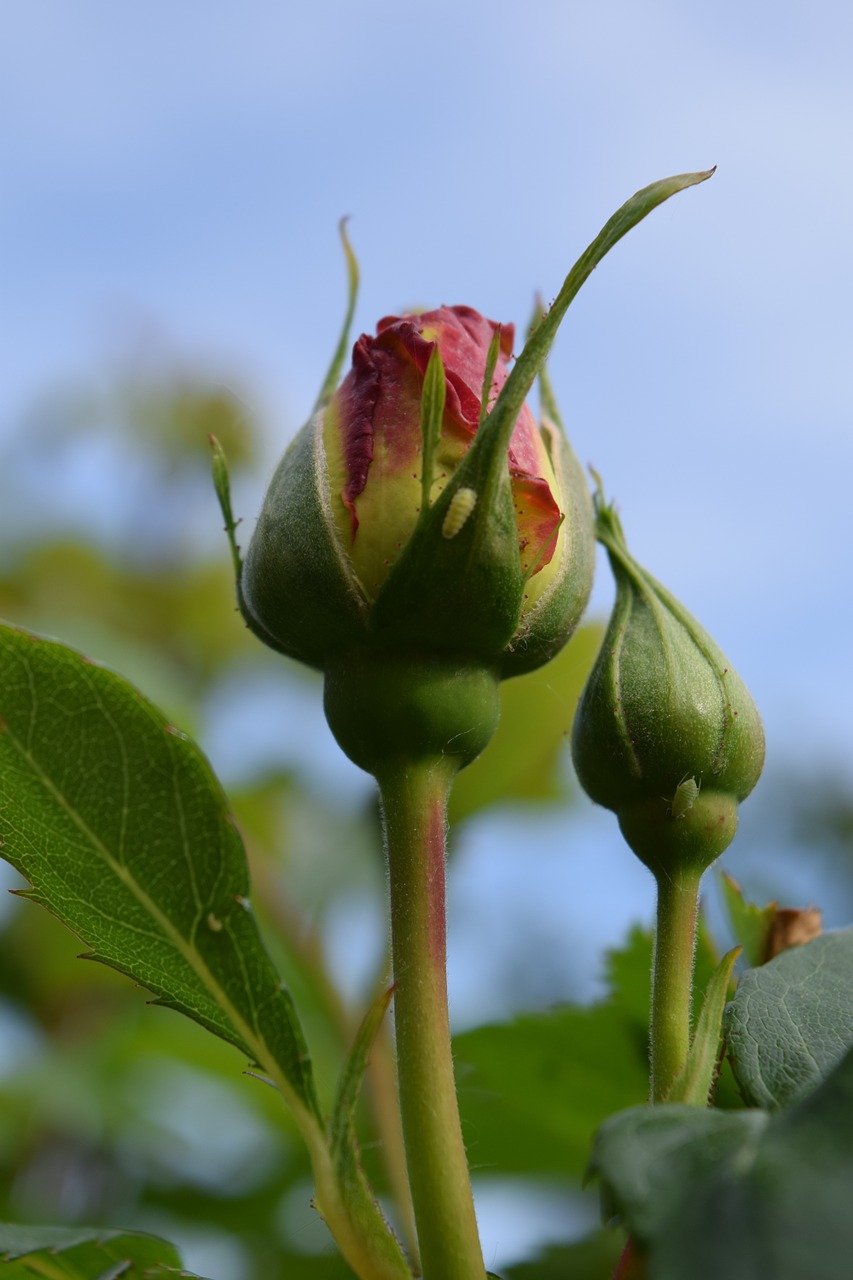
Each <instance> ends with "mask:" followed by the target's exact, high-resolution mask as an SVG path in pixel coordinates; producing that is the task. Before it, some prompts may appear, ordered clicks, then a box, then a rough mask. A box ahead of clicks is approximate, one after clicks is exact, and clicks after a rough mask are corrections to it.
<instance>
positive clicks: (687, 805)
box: [669, 777, 702, 818]
mask: <svg viewBox="0 0 853 1280" xmlns="http://www.w3.org/2000/svg"><path fill="white" fill-rule="evenodd" d="M701 786H702V784H701V782H697V781H696V779H695V778H687V777H684V778H682V779H681V781H680V782H679V784H678V786H677V787H676V788H675V795H674V796H673V797H672V803H671V804H670V806H669V812H670V814H671V816H672V817H673V818H683V817H684V815H685V814H686V813H689V812H690V810H691V809H692V808H693V806H694V804H695V803H696V797H697V796H698V794H699V791H700V789H701Z"/></svg>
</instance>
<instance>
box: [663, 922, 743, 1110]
mask: <svg viewBox="0 0 853 1280" xmlns="http://www.w3.org/2000/svg"><path fill="white" fill-rule="evenodd" d="M740 953H741V948H740V947H733V948H732V950H731V951H729V952H727V954H726V955H724V956H723V958H722V960H721V961H720V963H719V964H718V965H717V968H716V969H715V970H714V973H713V975H712V977H711V981H710V982H709V983H708V986H707V987H706V989H705V998H704V1000H703V1002H702V1009H701V1011H700V1013H699V1017H698V1019H697V1022H696V1030H695V1032H694V1033H693V1040H692V1042H691V1045H690V1052H689V1054H688V1055H687V1061H686V1062H685V1064H684V1066H683V1067H682V1069H681V1071H680V1072H679V1073H678V1075H677V1076H676V1078H675V1080H674V1081H673V1082H672V1085H671V1087H670V1089H669V1091H668V1093H667V1095H666V1097H665V1098H664V1099H663V1101H664V1102H687V1103H690V1104H691V1105H692V1106H694V1107H706V1106H707V1105H708V1102H709V1099H710V1096H711V1090H712V1088H713V1085H714V1079H715V1076H716V1073H717V1068H718V1066H719V1061H720V1044H721V1041H722V1033H723V1010H724V1009H725V1006H726V1000H727V999H728V993H729V984H730V983H731V977H732V970H733V969H734V966H735V961H736V960H737V958H738V956H739V955H740Z"/></svg>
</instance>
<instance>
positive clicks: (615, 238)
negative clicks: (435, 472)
mask: <svg viewBox="0 0 853 1280" xmlns="http://www.w3.org/2000/svg"><path fill="white" fill-rule="evenodd" d="M713 173H714V170H713V169H708V170H704V171H702V172H700V173H681V174H677V175H676V176H675V177H672V178H663V179H661V180H660V181H659V182H653V183H651V185H650V186H648V187H643V188H642V190H640V191H637V192H636V193H635V194H634V195H633V196H631V198H630V200H626V202H625V203H624V204H623V205H622V206H621V208H619V209H617V211H616V213H614V214H613V216H612V218H610V219H609V220H608V221H607V222H606V223H605V224H604V226H603V227H602V229H601V231H600V232H599V233H598V235H597V236H596V237H595V239H594V240H593V241H592V243H591V244H590V245H588V246H587V248H586V249H585V250H584V252H583V253H582V254H581V256H580V257H579V258H578V260H577V262H576V263H575V265H574V266H573V267H572V269H571V271H570V272H569V274H568V275H567V276H566V279H565V280H564V282H563V286H562V288H561V289H560V292H559V293H558V294H557V297H556V298H555V300H554V302H553V303H552V305H551V307H550V308H549V309H548V311H547V312H546V313H545V315H544V316H543V317H542V320H541V322H540V323H539V324H538V325H536V327H535V328H534V329H533V331H532V332H531V334H530V336H529V338H528V339H527V342H526V343H525V344H524V349H523V350H522V352H521V355H520V356H519V357H518V360H517V361H516V362H515V365H514V367H513V369H512V372H511V373H510V375H509V377H508V378H507V380H506V382H505V383H504V386H503V388H502V389H501V393H500V395H499V396H498V399H497V401H496V402H495V407H494V409H493V410H492V412H491V414H490V415H489V433H488V434H490V435H495V436H497V437H498V440H499V446H498V447H502V448H503V450H504V451H505V450H506V449H507V448H508V446H509V439H510V436H511V435H512V431H513V427H514V426H515V423H516V420H517V418H518V415H519V414H520V413H521V407H522V405H523V404H524V401H525V400H526V399H527V395H528V392H529V391H530V388H531V387H532V386H533V383H534V381H535V380H536V377H537V375H538V374H539V373H540V372H541V370H542V368H543V366H544V364H545V361H546V359H547V357H548V352H549V351H550V350H551V347H552V345H553V343H554V339H555V337H556V336H557V330H558V329H559V327H560V324H561V323H562V320H563V317H564V316H565V314H566V312H567V311H568V309H569V306H570V305H571V303H572V301H573V300H574V298H575V297H576V295H577V294H578V292H579V290H580V289H581V286H582V285H583V284H584V283H585V281H586V280H588V279H589V277H590V275H591V274H592V272H593V271H594V270H595V268H596V267H597V266H598V264H599V263H600V262H601V261H602V259H603V258H604V257H605V256H606V255H607V254H608V253H609V252H610V250H611V249H612V248H613V246H614V245H615V244H617V243H618V242H619V241H620V240H621V239H622V237H623V236H624V235H627V233H628V232H629V231H630V230H631V229H632V228H633V227H635V226H636V225H637V223H638V222H642V220H643V218H645V217H646V216H647V214H649V213H651V212H652V210H653V209H656V208H657V206H658V205H659V204H663V202H664V201H665V200H668V199H669V198H670V196H674V195H676V194H677V193H678V192H679V191H684V190H685V189H686V188H687V187H693V186H695V185H696V184H697V183H699V182H704V181H705V180H706V179H707V178H710V177H711V175H712V174H713ZM487 447H488V446H487V445H486V443H485V438H484V437H483V435H482V433H480V434H479V435H478V437H477V439H476V440H475V441H474V443H473V445H472V446H471V450H470V451H469V452H472V451H474V450H477V449H484V448H487Z"/></svg>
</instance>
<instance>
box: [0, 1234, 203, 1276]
mask: <svg viewBox="0 0 853 1280" xmlns="http://www.w3.org/2000/svg"><path fill="white" fill-rule="evenodd" d="M0 1261H2V1263H3V1264H4V1265H3V1270H2V1272H0V1274H2V1276H3V1280H32V1277H33V1276H42V1277H47V1278H48V1280H112V1277H114V1276H115V1277H118V1276H121V1277H122V1278H123V1280H158V1277H163V1280H167V1277H169V1278H171V1280H179V1278H180V1277H182V1276H189V1275H190V1272H189V1271H182V1270H181V1260H180V1258H179V1257H178V1254H177V1252H176V1250H175V1248H174V1246H173V1245H171V1244H167V1243H166V1242H165V1241H164V1240H159V1239H158V1238H157V1237H156V1236H149V1235H144V1234H143V1233H141V1232H135V1231H108V1230H102V1229H100V1228H97V1227H19V1226H13V1225H10V1224H8V1223H0Z"/></svg>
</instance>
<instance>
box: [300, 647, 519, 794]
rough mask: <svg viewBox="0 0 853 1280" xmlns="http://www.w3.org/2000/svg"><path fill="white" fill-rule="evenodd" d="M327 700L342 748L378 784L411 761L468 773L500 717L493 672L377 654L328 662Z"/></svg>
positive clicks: (328, 714)
mask: <svg viewBox="0 0 853 1280" xmlns="http://www.w3.org/2000/svg"><path fill="white" fill-rule="evenodd" d="M324 699H325V710H326V719H327V720H328V722H329V727H330V728H331V730H332V733H333V734H334V735H335V739H336V740H337V743H338V745H339V746H340V748H341V750H342V751H343V752H345V754H346V755H347V756H349V758H350V760H352V761H353V762H354V763H355V764H357V765H358V766H359V767H360V768H362V769H365V770H366V771H367V772H368V773H372V774H373V775H374V776H375V777H377V778H379V779H380V780H381V778H382V775H383V774H384V773H385V771H386V770H387V769H388V768H398V767H399V764H400V762H401V761H407V760H408V761H411V762H415V761H427V760H434V759H444V760H446V761H448V762H449V763H452V764H453V765H454V772H455V771H456V770H458V769H462V768H464V766H465V765H466V764H470V763H471V761H472V760H474V759H475V758H476V757H477V756H478V755H479V754H480V752H481V751H483V750H484V748H485V747H486V746H488V744H489V742H490V741H491V738H492V734H493V733H494V731H495V729H496V728H497V723H498V717H499V715H500V693H499V685H498V677H497V674H496V672H494V671H493V670H491V669H490V668H488V667H481V666H466V665H464V664H462V663H459V662H453V661H446V660H444V659H439V658H435V657H422V656H413V655H397V654H390V653H386V652H383V651H375V650H366V651H365V650H362V651H359V652H356V653H354V654H351V655H349V656H348V657H346V658H344V659H341V660H339V661H336V662H334V663H330V665H329V667H328V668H327V671H326V684H325V695H324Z"/></svg>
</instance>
